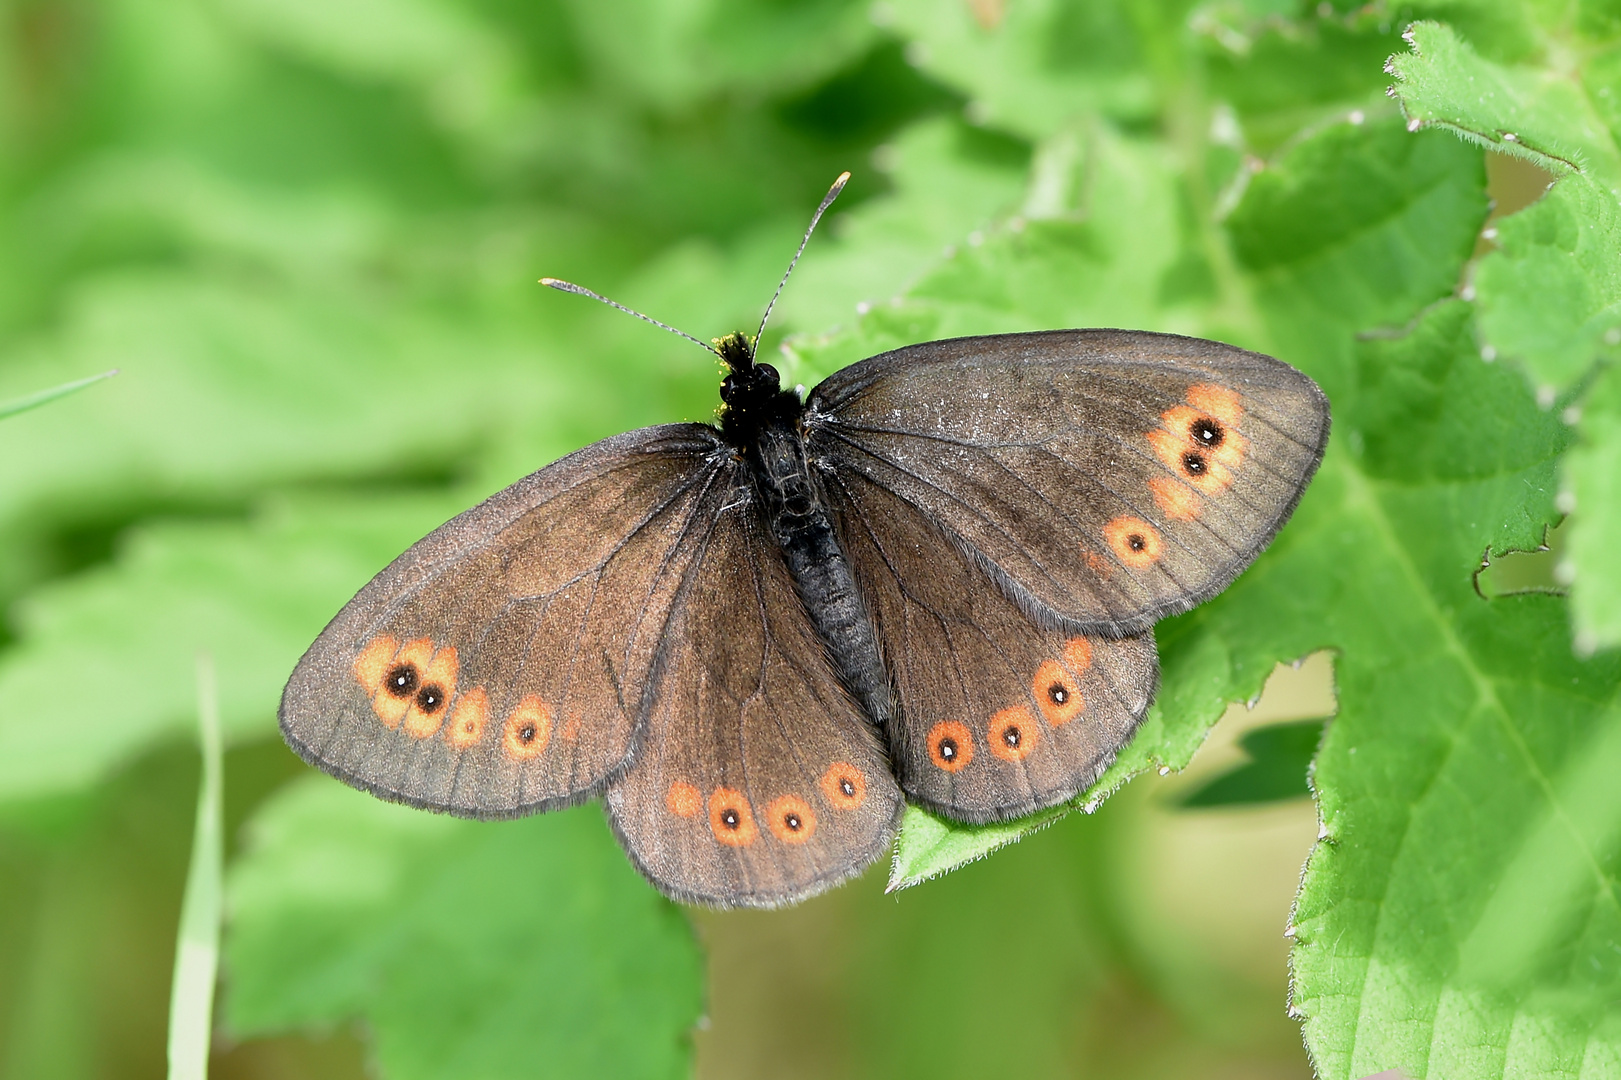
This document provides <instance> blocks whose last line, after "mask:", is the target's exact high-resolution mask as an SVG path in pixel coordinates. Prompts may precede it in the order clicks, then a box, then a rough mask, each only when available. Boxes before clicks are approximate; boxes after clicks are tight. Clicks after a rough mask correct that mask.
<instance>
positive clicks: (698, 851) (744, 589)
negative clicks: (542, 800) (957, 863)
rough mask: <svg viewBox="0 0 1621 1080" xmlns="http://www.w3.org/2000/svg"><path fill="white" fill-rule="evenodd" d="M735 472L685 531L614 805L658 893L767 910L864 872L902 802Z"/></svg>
mask: <svg viewBox="0 0 1621 1080" xmlns="http://www.w3.org/2000/svg"><path fill="white" fill-rule="evenodd" d="M732 481H733V483H732V486H731V489H730V490H729V491H725V490H722V489H721V485H717V486H716V495H715V496H714V497H711V499H710V503H709V505H710V506H711V507H712V508H713V526H712V528H711V529H710V530H709V532H708V533H707V535H706V536H704V537H703V538H702V539H695V541H694V546H695V547H697V548H699V550H698V551H697V553H696V554H695V556H694V558H695V564H694V566H693V569H692V571H691V573H690V575H689V581H688V583H687V585H686V586H685V587H684V590H683V594H682V597H681V598H680V599H679V600H678V602H677V606H676V611H675V614H674V616H673V617H672V619H671V621H670V627H669V637H668V646H667V651H666V656H665V659H664V663H663V665H662V669H661V673H660V675H659V677H658V680H657V682H656V683H655V685H654V688H653V691H652V700H651V702H650V707H649V715H648V731H647V736H646V738H645V740H644V741H643V743H642V745H641V747H640V748H639V749H638V751H637V755H636V759H635V761H634V763H633V764H632V765H631V767H630V768H629V769H628V770H627V771H626V772H625V774H624V775H623V776H622V777H620V778H618V779H617V780H615V781H614V782H613V783H612V784H611V785H610V786H609V788H608V809H609V813H610V816H611V819H612V821H613V824H614V829H615V832H616V833H617V834H618V836H619V838H620V840H621V842H622V843H623V844H624V846H625V849H626V851H627V852H629V853H630V856H631V858H632V859H633V860H634V861H635V863H636V865H637V866H638V867H639V868H640V869H641V870H642V872H643V873H644V874H646V875H647V876H648V878H650V879H651V880H652V881H653V882H654V883H655V884H657V885H658V886H659V888H660V889H661V890H663V891H664V892H665V893H666V894H668V895H670V896H673V897H675V898H677V899H681V900H686V901H692V902H698V903H713V904H721V905H728V906H729V905H745V906H754V907H762V906H773V905H776V904H782V903H788V902H791V901H793V900H797V899H800V898H802V897H805V896H809V895H811V894H813V893H816V892H820V891H821V890H823V889H826V888H828V887H830V886H832V885H834V884H837V883H838V882H840V881H842V880H844V879H845V878H848V877H850V876H851V875H853V874H855V873H857V872H859V871H860V870H861V869H862V868H863V867H865V866H867V865H868V864H869V863H871V862H872V861H873V860H874V859H876V858H877V857H878V856H879V855H880V854H882V853H883V851H884V850H885V849H886V847H887V846H888V844H889V841H890V839H891V837H892V836H893V835H894V830H895V826H896V823H897V821H898V818H899V814H900V811H901V808H902V805H903V803H902V799H901V794H900V791H899V790H898V789H897V787H896V785H895V780H894V778H893V777H892V776H891V774H890V769H889V764H888V762H887V761H886V760H885V757H884V752H883V749H882V747H881V744H880V741H879V737H878V733H877V732H876V731H875V730H874V729H873V727H872V725H871V724H869V723H868V722H867V721H866V720H865V719H864V718H863V717H862V714H861V711H860V710H859V709H858V708H857V706H856V705H855V703H854V702H853V701H851V699H850V697H849V695H848V694H847V693H846V692H845V691H844V689H843V688H842V687H841V686H840V684H839V682H838V680H837V678H836V677H835V676H834V674H833V671H832V669H831V668H830V667H829V665H828V662H827V660H826V659H825V656H824V653H823V647H822V644H821V642H820V641H819V640H818V639H817V637H816V633H815V631H814V630H813V628H812V626H811V623H810V620H809V618H808V617H807V616H806V614H805V610H804V608H803V606H802V605H801V603H800V601H799V598H798V597H797V596H796V595H795V593H794V587H793V582H792V581H791V579H790V578H789V576H788V572H787V569H786V567H785V565H784V563H783V559H782V555H781V553H780V552H779V551H778V550H777V548H776V545H775V543H773V542H772V540H771V538H770V536H769V535H768V534H767V532H766V528H765V524H764V522H763V520H762V515H761V513H760V510H759V509H758V505H757V503H756V502H755V501H754V498H753V493H752V492H751V490H750V489H749V487H748V483H747V480H746V478H745V477H744V475H743V470H742V467H741V466H739V467H738V468H737V469H736V471H735V473H734V474H733V475H732ZM705 516H706V517H707V516H708V515H707V513H706V515H705Z"/></svg>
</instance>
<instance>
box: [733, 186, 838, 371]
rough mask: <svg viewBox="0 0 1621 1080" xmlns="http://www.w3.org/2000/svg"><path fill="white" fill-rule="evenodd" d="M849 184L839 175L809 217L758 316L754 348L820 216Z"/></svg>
mask: <svg viewBox="0 0 1621 1080" xmlns="http://www.w3.org/2000/svg"><path fill="white" fill-rule="evenodd" d="M849 182H850V174H849V173H848V172H842V173H840V174H839V178H838V179H837V180H835V181H833V186H832V187H830V188H828V189H827V194H826V195H825V196H823V197H822V205H821V206H818V207H817V208H816V213H814V214H812V215H811V219H810V225H809V226H808V227H807V228H806V229H805V236H804V239H802V240H800V241H799V250H798V251H796V252H794V257H793V259H792V260H790V261H789V263H788V269H787V270H786V271H785V272H784V273H783V275H782V280H781V281H779V282H778V283H777V291H776V292H774V293H772V294H771V303H769V304H767V305H766V306H765V314H764V315H762V316H760V329H759V330H758V331H757V332H756V333H755V335H754V347H755V348H759V347H760V335H761V334H764V333H765V324H766V322H767V321H768V320H770V318H771V309H772V308H774V307H776V306H777V297H779V296H781V295H782V289H783V286H785V285H787V284H788V276H789V275H790V274H792V273H793V272H794V267H795V266H797V265H799V257H800V256H801V255H803V254H805V245H806V244H808V243H810V238H811V233H813V232H815V231H816V223H817V222H818V221H821V220H822V215H823V214H825V213H827V208H828V207H830V206H832V205H833V200H834V199H836V198H838V197H839V192H841V191H843V190H844V185H845V184H848V183H849Z"/></svg>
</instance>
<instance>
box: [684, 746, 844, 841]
mask: <svg viewBox="0 0 1621 1080" xmlns="http://www.w3.org/2000/svg"><path fill="white" fill-rule="evenodd" d="M820 786H821V788H822V793H823V794H824V795H826V796H827V800H828V802H829V803H831V804H832V805H833V808H834V809H836V810H854V809H856V808H857V807H858V806H860V805H861V804H862V802H863V801H865V799H866V797H867V778H866V776H865V775H863V774H862V772H861V770H860V769H858V768H856V767H855V766H854V765H851V764H850V763H849V762H847V761H835V762H834V763H833V764H832V765H829V766H828V768H827V772H826V773H824V774H823V775H822V779H821V784H820ZM664 805H665V806H666V807H667V808H668V809H669V811H670V813H672V814H675V815H676V816H678V817H696V816H697V814H698V812H699V811H700V810H702V809H703V808H704V796H703V792H701V791H699V790H698V789H697V788H696V787H695V786H693V785H692V784H689V783H687V782H686V781H685V780H677V781H675V782H674V783H672V784H671V785H670V787H669V789H668V790H667V791H666V792H665V794H664ZM765 821H766V827H767V828H768V829H770V830H771V833H772V835H773V836H775V837H776V838H777V839H778V840H781V841H782V842H783V843H785V844H803V843H804V842H805V841H807V840H809V839H810V838H811V836H812V835H814V834H815V832H816V811H815V810H813V809H812V808H811V805H810V803H808V802H806V801H805V800H804V799H801V798H800V797H799V796H797V795H782V796H779V797H778V798H775V799H773V800H771V803H770V805H768V806H767V807H766V808H765ZM709 828H710V831H711V832H713V833H714V834H715V839H716V840H719V841H720V842H721V843H723V844H726V845H728V846H730V847H748V846H749V845H750V844H752V843H754V841H755V840H756V839H758V838H759V835H760V830H759V827H758V826H757V825H755V823H754V810H753V809H752V808H751V807H750V806H749V801H748V799H747V798H745V797H744V795H743V793H742V792H741V791H737V790H736V789H734V788H728V787H718V788H716V789H715V790H714V792H713V793H711V794H710V796H709Z"/></svg>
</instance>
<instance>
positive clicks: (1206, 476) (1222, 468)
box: [1147, 406, 1233, 509]
mask: <svg viewBox="0 0 1621 1080" xmlns="http://www.w3.org/2000/svg"><path fill="white" fill-rule="evenodd" d="M1178 413H1186V414H1188V415H1189V416H1192V417H1194V418H1195V420H1196V419H1197V418H1198V414H1197V413H1195V412H1194V411H1193V410H1192V409H1188V408H1183V407H1181V406H1178V407H1177V408H1175V409H1170V410H1168V411H1167V412H1166V413H1165V416H1166V417H1172V416H1173V415H1175V414H1178ZM1177 424H1181V425H1182V426H1176V424H1173V426H1172V430H1170V431H1167V430H1166V429H1165V428H1155V429H1154V430H1153V431H1150V432H1149V433H1148V436H1147V438H1148V443H1149V445H1150V446H1152V447H1153V448H1154V455H1155V456H1156V457H1158V458H1159V459H1160V461H1161V462H1162V463H1163V464H1164V466H1165V467H1166V468H1167V469H1170V470H1171V472H1173V473H1175V474H1176V475H1177V476H1178V477H1180V478H1181V479H1182V480H1183V481H1185V482H1186V483H1189V484H1192V485H1193V486H1194V487H1196V488H1198V489H1199V490H1200V491H1202V492H1204V493H1205V494H1206V495H1219V494H1221V493H1222V492H1223V491H1226V490H1227V488H1228V487H1230V486H1231V485H1232V482H1233V474H1232V472H1231V471H1230V470H1229V469H1228V468H1227V466H1226V464H1224V463H1223V461H1222V460H1221V459H1220V458H1219V457H1218V455H1219V454H1220V453H1221V451H1219V450H1217V451H1210V450H1206V449H1204V448H1202V447H1199V446H1197V445H1196V444H1195V443H1194V442H1193V440H1192V438H1191V437H1190V436H1189V435H1188V434H1187V431H1186V422H1184V421H1182V420H1180V419H1179V420H1178V421H1177ZM1155 479H1157V480H1168V479H1169V478H1168V477H1156V478H1155ZM1172 483H1174V481H1172ZM1155 499H1156V501H1160V506H1161V508H1162V509H1163V508H1164V507H1165V504H1164V502H1163V501H1162V500H1160V499H1159V492H1158V489H1155Z"/></svg>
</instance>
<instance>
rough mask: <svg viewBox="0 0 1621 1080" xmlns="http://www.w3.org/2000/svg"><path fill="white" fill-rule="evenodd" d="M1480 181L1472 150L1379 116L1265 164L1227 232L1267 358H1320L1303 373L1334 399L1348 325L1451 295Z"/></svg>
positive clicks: (1387, 321)
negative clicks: (1261, 317) (1264, 332)
mask: <svg viewBox="0 0 1621 1080" xmlns="http://www.w3.org/2000/svg"><path fill="white" fill-rule="evenodd" d="M1484 182H1485V176H1484V172H1483V169H1482V167H1481V162H1480V155H1479V153H1478V152H1477V151H1474V150H1472V149H1470V148H1469V147H1465V146H1461V145H1459V143H1458V142H1457V140H1455V139H1452V138H1448V137H1447V136H1446V135H1444V134H1441V133H1439V132H1427V133H1420V134H1419V135H1418V136H1417V137H1414V136H1411V135H1409V134H1408V133H1406V132H1405V131H1403V130H1402V129H1401V127H1400V125H1397V124H1393V123H1389V122H1385V121H1379V122H1375V121H1371V120H1369V121H1364V122H1363V123H1356V122H1354V121H1351V120H1341V121H1339V122H1337V123H1333V124H1330V125H1328V126H1326V127H1324V128H1322V129H1320V130H1319V131H1318V132H1317V133H1316V134H1314V135H1313V136H1312V137H1311V138H1309V139H1305V140H1303V141H1301V142H1300V143H1299V144H1298V145H1296V146H1294V147H1292V148H1291V149H1290V150H1289V151H1288V152H1287V153H1286V154H1284V155H1283V156H1282V157H1281V158H1280V159H1278V160H1277V161H1274V162H1271V163H1269V164H1268V166H1267V168H1265V169H1264V170H1262V171H1261V172H1260V173H1258V174H1256V176H1255V177H1254V179H1252V180H1251V181H1250V185H1249V187H1248V189H1247V190H1246V192H1245V196H1244V200H1243V202H1241V203H1240V204H1239V205H1238V207H1237V208H1236V209H1235V210H1234V211H1233V213H1232V214H1231V216H1229V218H1228V219H1227V228H1228V232H1229V235H1230V236H1231V238H1232V245H1233V251H1234V255H1235V257H1236V258H1237V260H1238V262H1239V264H1240V265H1241V266H1242V267H1243V268H1244V269H1246V270H1248V271H1250V273H1251V274H1253V275H1254V281H1255V288H1256V296H1257V302H1258V303H1259V304H1260V306H1261V308H1262V310H1263V312H1264V313H1265V318H1266V319H1267V321H1268V324H1269V326H1270V329H1271V331H1272V336H1273V338H1274V348H1275V349H1276V355H1278V356H1279V357H1281V358H1282V359H1285V360H1289V361H1290V362H1294V361H1295V359H1296V358H1297V357H1304V356H1317V357H1320V359H1318V362H1317V363H1318V366H1317V367H1316V368H1315V369H1314V370H1313V371H1312V372H1311V374H1312V375H1313V377H1315V378H1316V379H1317V380H1318V382H1319V383H1320V384H1322V386H1323V389H1324V390H1325V391H1327V393H1328V396H1329V398H1330V400H1338V399H1339V397H1340V395H1341V394H1342V393H1343V392H1344V391H1345V390H1346V389H1347V386H1348V383H1349V381H1350V379H1351V378H1352V377H1353V375H1352V372H1353V370H1354V366H1355V361H1354V358H1353V357H1352V355H1351V342H1352V340H1353V335H1354V334H1355V333H1357V332H1359V331H1362V330H1367V329H1372V328H1374V327H1378V326H1381V325H1384V326H1401V325H1403V324H1404V323H1406V322H1407V321H1408V320H1409V319H1411V318H1412V317H1413V315H1414V313H1415V312H1416V311H1417V309H1418V307H1419V306H1421V305H1423V304H1425V303H1428V302H1430V301H1433V300H1438V299H1440V298H1442V297H1444V296H1446V295H1448V294H1449V293H1451V292H1452V291H1453V289H1454V287H1455V286H1456V285H1457V282H1458V275H1459V270H1460V267H1461V265H1462V263H1463V261H1464V259H1466V258H1467V257H1468V255H1469V253H1470V251H1471V250H1472V248H1473V247H1474V243H1475V237H1476V235H1477V234H1478V233H1479V230H1480V224H1481V222H1482V221H1483V220H1484V218H1485V216H1486V211H1487V206H1486V194H1485V191H1484ZM1324 350H1330V354H1331V355H1332V359H1330V354H1325V353H1324Z"/></svg>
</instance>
